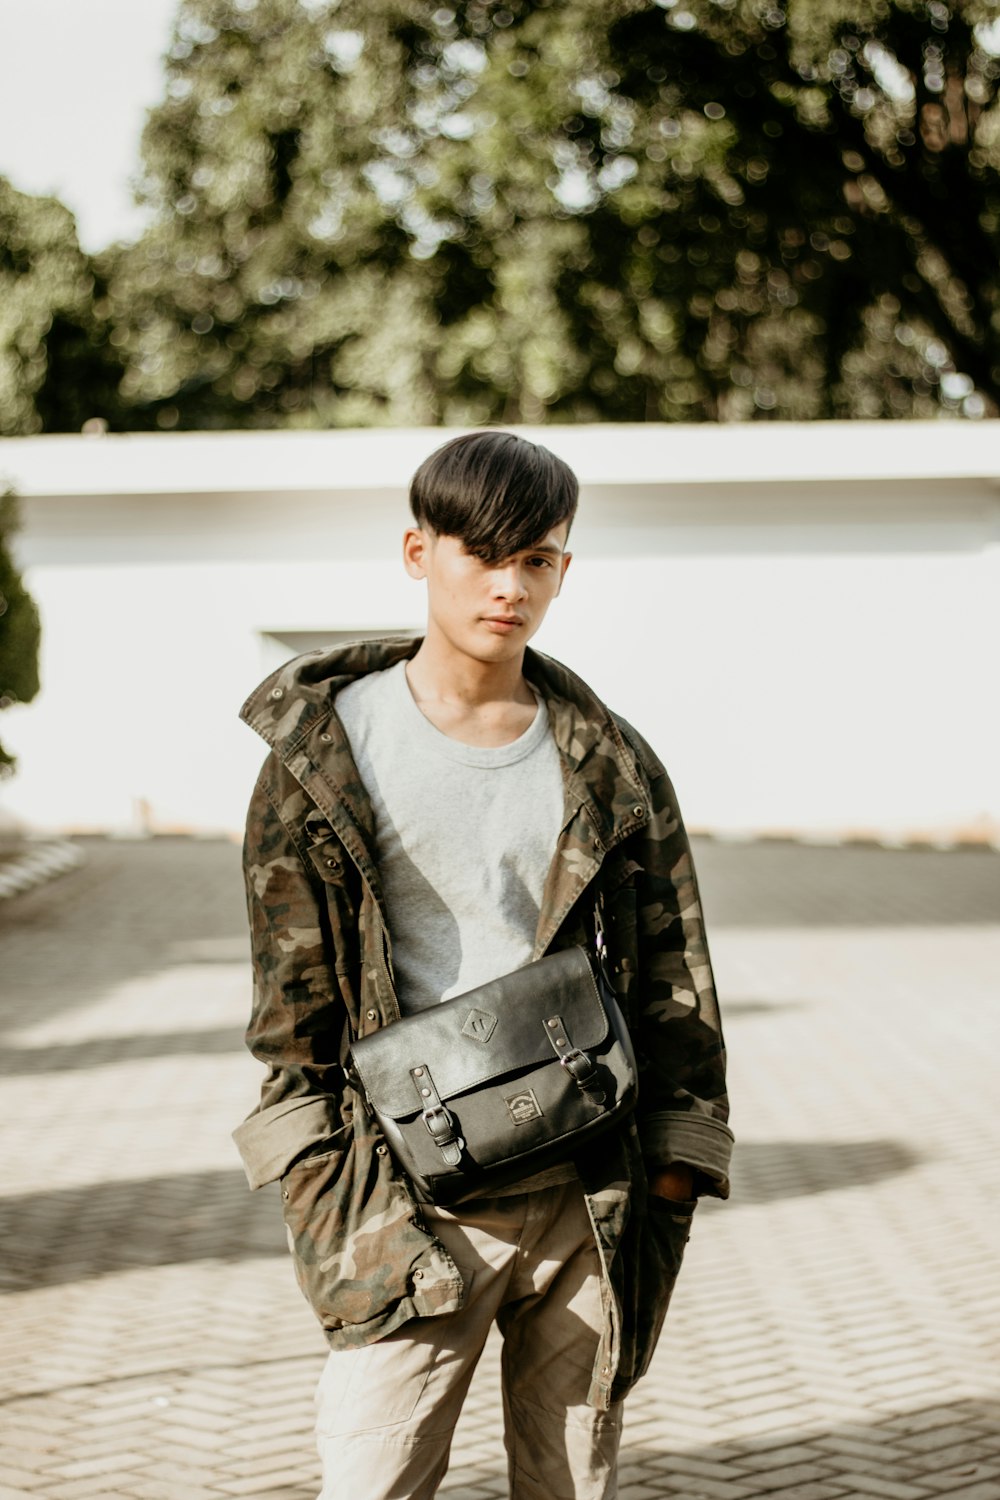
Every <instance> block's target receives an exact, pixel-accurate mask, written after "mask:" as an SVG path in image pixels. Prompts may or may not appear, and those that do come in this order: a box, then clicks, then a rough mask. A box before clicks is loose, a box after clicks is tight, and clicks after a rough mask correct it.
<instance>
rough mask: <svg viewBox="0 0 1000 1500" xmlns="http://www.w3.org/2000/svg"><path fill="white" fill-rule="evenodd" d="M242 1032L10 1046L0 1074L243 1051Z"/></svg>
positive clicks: (2, 1054) (0, 1054) (2, 1055)
mask: <svg viewBox="0 0 1000 1500" xmlns="http://www.w3.org/2000/svg"><path fill="white" fill-rule="evenodd" d="M242 1041H243V1037H242V1031H241V1029H240V1028H238V1027H235V1026H224V1027H218V1028H217V1029H216V1030H214V1031H169V1032H140V1033H138V1034H137V1035H135V1036H107V1037H99V1038H95V1039H94V1040H92V1041H87V1042H68V1043H66V1044H65V1045H61V1046H55V1047H8V1048H6V1049H4V1050H2V1051H0V1077H7V1078H19V1077H23V1076H26V1075H28V1076H30V1075H33V1074H37V1073H77V1072H84V1071H86V1070H87V1069H89V1068H103V1067H105V1066H106V1065H107V1064H109V1063H120V1062H138V1061H140V1060H141V1059H143V1058H150V1057H183V1056H185V1055H186V1056H190V1057H206V1056H212V1057H221V1056H223V1055H228V1056H232V1055H233V1054H234V1053H235V1054H240V1052H241V1051H242Z"/></svg>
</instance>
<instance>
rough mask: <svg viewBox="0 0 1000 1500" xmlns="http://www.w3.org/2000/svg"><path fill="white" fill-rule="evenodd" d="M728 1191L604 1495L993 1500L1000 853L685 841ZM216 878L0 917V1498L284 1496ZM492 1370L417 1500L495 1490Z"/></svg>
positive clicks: (310, 1341) (143, 865)
mask: <svg viewBox="0 0 1000 1500" xmlns="http://www.w3.org/2000/svg"><path fill="white" fill-rule="evenodd" d="M698 853H699V867H700V869H701V872H702V880H703V884H704V887H705V899H706V908H707V912H708V916H709V920H710V931H711V935H712V939H713V950H714V956H715V960H716V968H717V971H718V975H719V980H720V987H721V990H722V993H723V997H724V1001H725V1003H726V1010H727V1021H728V1026H727V1031H728V1040H729V1045H730V1051H731V1056H732V1076H733V1096H734V1101H735V1114H734V1123H735V1124H736V1126H737V1130H738V1134H739V1147H738V1151H737V1156H736V1167H735V1184H736V1185H735V1188H734V1195H733V1198H732V1200H731V1201H730V1203H729V1204H727V1205H717V1204H715V1203H711V1202H709V1203H706V1204H704V1205H703V1206H702V1207H701V1208H699V1210H698V1217H697V1221H696V1224H695V1232H694V1236H693V1238H692V1242H691V1246H690V1250H689V1258H688V1264H687V1266H686V1267H685V1270H684V1274H683V1276H682V1280H681V1282H680V1285H679V1289H678V1292H677V1295H676V1297H675V1301H674V1305H673V1308H672V1310H671V1314H670V1318H669V1319H668V1327H667V1333H666V1335H665V1337H664V1339H663V1341H662V1343H661V1346H660V1349H659V1351H658V1353H657V1357H656V1360H655V1362H654V1366H653V1369H652V1371H651V1373H650V1375H649V1376H648V1377H647V1379H646V1380H645V1381H644V1382H643V1383H642V1384H641V1385H640V1386H639V1387H638V1389H637V1391H636V1392H635V1394H634V1396H633V1397H632V1399H631V1401H630V1403H629V1407H628V1416H627V1419H626V1444H625V1450H624V1458H623V1464H622V1481H623V1482H622V1487H621V1494H622V1497H623V1500H664V1497H672V1496H683V1497H685V1500H698V1497H705V1500H753V1497H757V1496H770V1495H778V1496H780V1497H782V1500H837V1497H844V1496H850V1497H860V1500H868V1497H885V1500H923V1497H930V1500H934V1497H939V1496H940V1497H942V1500H1000V1422H998V1416H1000V1215H998V1208H997V1205H998V1202H1000V1191H998V1189H1000V1181H998V1178H1000V1150H998V1147H1000V1120H998V1116H997V1111H996V1109H995V1106H994V1103H993V1101H994V1098H995V1095H996V1089H995V1085H994V1071H995V1058H996V1057H997V1047H996V1041H997V1019H996V1017H997V1005H996V991H995V975H996V974H997V970H998V959H1000V857H998V856H997V855H996V854H991V853H990V852H988V851H962V852H958V853H954V854H938V853H933V852H929V851H898V852H887V851H879V850H875V849H829V850H826V849H801V848H795V847H793V846H778V845H775V846H769V845H746V846H744V845H737V846H732V847H729V846H725V845H719V844H711V843H706V844H701V845H699V851H698ZM237 867H238V851H237V850H236V848H235V846H233V845H228V844H225V843H207V842H206V843H200V842H195V841H190V842H187V841H182V840H178V841H170V840H162V841H161V840H156V841H154V842H152V843H146V844H143V843H140V844H116V843H102V842H100V841H95V842H89V843H88V846H87V862H86V865H85V866H84V868H82V869H79V870H76V871H74V872H72V873H70V874H68V875H65V876H63V877H62V878H60V879H59V880H58V881H55V882H54V883H53V884H52V885H50V886H46V887H44V888H42V889H39V890H34V891H30V892H27V893H25V894H24V895H21V896H18V897H16V898H14V899H11V900H8V901H6V902H4V903H3V905H2V908H0V976H2V986H0V988H2V998H0V1035H2V1042H3V1049H4V1050H3V1054H2V1058H0V1066H2V1071H3V1073H4V1075H5V1076H4V1080H3V1088H4V1100H5V1108H4V1110H3V1113H2V1116H0V1164H2V1165H0V1229H2V1244H3V1247H4V1248H3V1253H2V1264H0V1295H2V1306H3V1330H4V1338H3V1345H2V1351H3V1352H2V1355H0V1500H7V1497H12V1496H18V1497H25V1496H34V1497H38V1500H76V1497H80V1500H89V1497H92V1496H93V1497H100V1496H105V1497H119V1500H121V1497H125V1500H209V1497H212V1500H220V1497H224V1496H230V1497H232V1496H240V1495H250V1496H257V1497H265V1500H266V1497H270V1500H279V1497H280V1500H311V1497H313V1496H314V1495H315V1493H316V1465H315V1462H314V1458H313V1453H312V1445H311V1437H310V1432H309V1424H310V1415H311V1411H310V1397H311V1388H312V1385H313V1383H314V1380H315V1377H316V1375H317V1373H318V1370H319V1367H320V1364H321V1362H322V1358H323V1347H324V1346H323V1342H322V1338H321V1336H320V1334H319V1331H318V1329H317V1328H316V1327H315V1325H314V1324H313V1322H312V1317H311V1314H310V1313H309V1311H308V1309H307V1307H306V1305H305V1303H304V1302H303V1301H302V1299H301V1297H300V1296H299V1293H298V1291H297V1289H296V1287H295V1284H294V1280H293V1276H292V1271H291V1267H290V1265H289V1263H288V1260H287V1257H286V1255H285V1251H284V1244H283V1236H282V1232H281V1228H280V1216H279V1211H278V1205H277V1202H276V1200H275V1195H274V1194H273V1193H272V1192H270V1191H268V1190H266V1191H265V1192H263V1193H261V1194H257V1195H251V1194H250V1193H248V1192H247V1191H246V1189H245V1187H244V1184H243V1178H242V1174H241V1172H240V1170H239V1167H238V1164H237V1162H236V1159H235V1157H234V1153H233V1148H232V1145H231V1142H230V1140H229V1131H230V1129H231V1128H232V1125H233V1124H234V1122H235V1121H237V1120H238V1119H240V1118H241V1117H242V1116H243V1115H244V1114H245V1113H246V1112H247V1110H248V1109H249V1108H250V1107H251V1104H252V1102H253V1096H254V1093H255V1087H256V1068H255V1065H254V1064H253V1063H252V1062H251V1060H250V1059H249V1058H248V1057H247V1055H246V1054H245V1053H244V1052H243V1051H242V1047H241V1041H240V1032H241V1029H242V1025H243V1023H244V1017H245V1010H246V1005H247V994H248V990H247V975H246V967H245V952H246V944H245V938H244V933H243V911H242V896H241V892H240V888H239V882H238V873H237ZM496 1371H497V1349H496V1346H495V1344H491V1345H490V1346H489V1348H488V1349H487V1353H486V1356H485V1357H484V1361H483V1365H482V1367H481V1370H480V1372H479V1374H478V1375H477V1377H476V1381H475V1382H474V1385H473V1389H472V1393H471V1395H470V1398H469V1402H468V1404H467V1408H466V1411H465V1413H464V1415H463V1419H462V1423H461V1426H460V1429H459V1432H458V1434H457V1437H456V1443H455V1449H454V1457H453V1463H452V1469H451V1473H450V1475H449V1478H448V1480H447V1481H446V1484H445V1486H444V1488H443V1489H442V1492H441V1493H442V1495H443V1496H447V1497H448V1500H498V1497H501V1496H503V1495H504V1494H505V1484H504V1480H503V1462H502V1456H501V1443H500V1436H499V1432H498V1428H497V1420H496V1404H497V1403H496V1396H495V1390H496V1380H497V1374H496Z"/></svg>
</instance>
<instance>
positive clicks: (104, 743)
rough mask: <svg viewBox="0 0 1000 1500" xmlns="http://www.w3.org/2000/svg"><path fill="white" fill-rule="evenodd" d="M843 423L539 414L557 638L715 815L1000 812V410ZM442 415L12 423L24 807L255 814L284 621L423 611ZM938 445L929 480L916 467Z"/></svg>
mask: <svg viewBox="0 0 1000 1500" xmlns="http://www.w3.org/2000/svg"><path fill="white" fill-rule="evenodd" d="M833 426H834V424H831V428H825V424H824V425H817V426H813V427H812V428H808V429H788V428H782V427H779V426H778V425H777V424H767V427H769V428H770V429H771V436H770V441H769V445H764V444H762V442H761V430H762V429H761V427H754V428H751V429H733V428H730V429H722V430H720V429H712V428H699V429H693V430H692V429H671V428H665V429H664V428H660V429H652V430H650V429H644V430H639V432H638V434H637V433H636V430H632V429H629V430H625V431H623V430H622V429H616V428H602V429H548V430H546V431H545V432H542V433H540V434H537V436H538V437H539V439H540V440H541V441H543V442H546V443H547V444H549V445H550V446H552V447H553V448H555V449H557V451H559V452H561V453H563V454H564V455H565V456H566V457H567V458H568V459H569V460H570V462H572V463H574V466H575V467H577V469H578V472H580V474H581V477H582V479H583V481H584V489H583V498H582V502H581V510H580V515H579V519H578V522H577V525H576V528H575V530H574V536H573V548H574V553H575V558H574V562H573V565H572V567H571V569H570V572H569V574H568V577H567V581H566V585H565V588H564V591H563V595H562V597H561V598H560V599H559V600H557V601H556V603H555V605H554V606H553V609H552V612H551V613H550V616H549V619H548V620H547V622H546V624H545V625H544V627H543V629H542V631H541V633H540V634H539V636H538V637H537V639H536V644H537V645H538V646H539V647H540V648H541V649H542V650H547V651H549V652H551V653H552V654H553V655H556V656H559V657H561V658H562V659H564V660H566V661H567V662H569V663H570V664H571V665H572V666H574V667H575V668H576V669H577V670H578V671H580V672H581V674H582V675H584V676H585V677H587V678H588V679H589V680H590V681H591V682H592V684H593V685H594V687H595V688H596V689H597V690H598V691H599V692H600V693H602V695H604V696H605V697H606V698H607V699H608V700H609V701H610V702H611V703H612V705H613V706H614V707H616V708H618V709H619V710H621V711H622V712H624V713H625V714H626V716H627V717H628V718H630V719H631V720H632V721H633V723H635V724H636V726H637V727H638V728H640V729H641V730H642V731H643V732H644V733H645V734H646V735H647V737H648V738H649V739H650V740H652V742H653V743H654V744H655V746H656V747H657V749H658V750H659V751H660V753H661V754H662V756H663V758H664V759H665V761H666V762H667V765H668V768H669V769H670V771H671V774H672V776H673V778H674V781H675V783H676V785H677V788H678V791H679V793H680V797H681V803H682V806H683V808H684V811H685V815H686V817H687V820H688V822H689V824H691V825H692V826H694V827H698V828H707V829H715V830H719V831H744V832H750V831H754V830H768V831H788V832H800V833H802V832H806V833H817V832H819V833H824V832H826V833H830V834H844V833H875V834H878V835H880V836H883V837H899V838H905V837H912V836H931V837H941V838H950V837H956V836H958V837H968V836H986V837H992V838H993V839H997V838H1000V785H998V780H1000V771H998V767H1000V725H998V715H997V710H996V706H995V700H996V689H995V685H994V684H995V678H996V668H995V661H994V658H995V654H996V650H995V647H996V641H997V637H998V632H997V626H998V623H1000V618H998V617H1000V489H998V486H997V484H996V482H995V480H994V479H993V477H992V476H991V474H990V472H989V454H988V450H987V449H986V448H985V447H983V434H982V428H981V427H980V428H976V429H972V428H970V426H968V425H966V424H957V423H956V424H946V423H939V424H927V426H929V427H931V428H933V429H934V430H933V431H932V432H931V433H930V434H928V433H927V427H926V426H925V425H924V424H907V425H906V427H905V428H904V427H902V425H895V424H893V425H892V426H890V425H888V424H886V425H885V426H884V427H882V428H876V427H874V426H873V427H869V426H868V424H854V425H853V426H852V427H851V429H850V436H851V438H852V439H854V438H855V436H856V435H857V437H858V439H859V440H860V439H863V440H864V441H863V442H862V443H861V447H862V448H865V444H867V448H865V451H864V452H863V453H862V454H861V457H860V458H859V457H858V451H857V450H858V444H857V442H855V444H854V446H853V447H852V448H851V449H850V450H849V451H850V453H851V458H850V461H849V462H848V461H847V460H846V459H845V458H844V454H845V453H846V452H847V451H848V450H847V448H846V446H845V443H844V435H843V432H842V430H838V431H837V432H834V431H832V430H831V429H832V427H833ZM970 433H971V434H972V442H973V446H974V444H975V442H978V443H979V444H980V448H981V451H980V454H979V456H978V458H976V459H975V461H973V459H971V458H970V437H969V434H970ZM741 434H745V435H746V437H745V441H744V450H743V453H742V456H741V454H740V452H739V451H738V447H739V442H740V440H741ZM904 434H905V435H906V436H907V439H908V441H907V443H906V445H905V447H904V448H901V447H900V444H899V439H900V437H901V436H903V435H904ZM533 435H534V434H533ZM442 436H443V434H441V433H440V432H427V433H421V434H414V433H404V434H397V433H376V434H370V433H369V434H356V433H350V434H336V433H332V434H322V435H316V434H302V435H299V434H248V435H240V436H239V437H234V436H233V435H229V434H226V435H223V436H222V437H220V438H217V439H212V438H209V437H204V436H199V437H198V438H197V439H194V440H192V439H185V438H179V437H176V436H173V435H164V436H163V437H156V438H145V439H142V440H136V439H102V440H98V441H97V442H95V441H94V440H89V442H88V440H86V439H74V438H69V439H61V440H60V439H24V440H20V441H19V442H7V443H3V444H0V473H3V472H6V473H8V474H10V475H11V477H13V478H14V479H15V482H16V483H17V485H18V488H19V490H20V493H21V495H22V516H23V523H24V524H23V530H22V532H21V534H20V536H19V538H18V542H17V550H18V555H19V557H20V558H21V559H22V561H23V563H24V565H25V568H26V576H27V582H28V584H29V586H30V588H31V590H32V592H33V593H34V595H35V597H36V599H37V601H38V603H39V606H40V609H41V612H42V618H43V623H44V630H45V636H44V647H43V658H42V673H43V684H44V686H43V691H42V694H41V695H40V696H39V698H38V699H37V700H36V702H35V703H34V704H31V705H28V706H24V707H21V708H17V709H14V710H11V711H9V712H6V713H4V715H3V719H2V721H0V736H2V738H3V739H4V742H5V743H6V744H7V745H8V746H9V747H10V748H11V749H12V750H13V751H14V752H15V753H17V754H18V755H19V757H20V761H21V766H20V770H19V772H18V775H17V776H16V778H14V780H12V781H10V782H8V783H6V784H5V785H4V786H3V787H2V788H0V804H2V806H3V807H5V808H6V809H7V810H8V812H9V813H12V814H13V815H14V816H16V817H17V818H19V819H21V820H23V821H25V822H26V823H27V824H29V825H31V826H33V827H37V828H43V829H81V828H91V829H94V828H97V829H112V830H128V829H133V830H134V829H138V828H142V827H150V828H153V829H161V830H168V829H196V830H202V831H206V832H208V831H215V830H227V831H233V832H236V831H238V829H239V827H240V824H241V822H242V816H243V809H244V807H245V803H246V799H247V796H248V794H249V790H250V786H251V784H252V780H253V777H254V775H255V774H256V770H257V767H258V766H259V763H260V760H261V758H262V755H263V753H264V747H263V745H262V743H261V742H260V741H258V740H257V739H256V737H255V736H253V735H252V734H251V732H250V731H249V730H248V729H246V727H245V726H243V725H242V724H240V723H239V722H238V720H237V718H236V715H237V712H238V709H239V706H240V704H241V702H242V700H243V698H244V696H245V695H246V693H247V692H248V691H249V690H250V688H251V687H253V686H254V684H255V683H256V682H257V681H258V680H259V678H260V677H261V676H263V675H264V673H265V672H266V671H268V670H269V669H270V667H271V666H272V665H273V664H274V655H275V652H276V651H277V650H279V649H280V648H278V647H276V646H275V644H274V642H273V640H272V639H271V638H270V633H277V634H279V635H280V634H283V633H288V632H294V631H322V630H336V631H343V630H354V629H359V630H360V629H372V628H380V627H388V628H390V629H404V628H407V627H408V626H411V625H419V622H420V620H421V619H422V615H423V599H422V585H420V584H414V583H413V582H411V581H410V580H409V579H408V578H407V577H406V575H405V574H404V573H403V570H402V567H401V565H400V563H399V561H398V554H399V539H400V536H401V533H402V530H403V528H404V526H405V525H406V524H407V511H406V506H405V483H406V480H407V478H408V476H409V473H410V472H411V471H412V468H413V466H414V463H415V462H416V461H418V460H419V458H420V457H421V456H423V454H425V453H426V452H428V451H430V449H431V448H433V447H434V446H435V445H436V443H437V442H438V441H440V440H441V438H442ZM989 436H990V437H992V434H989ZM318 438H319V439H321V444H322V445H324V446H317V439H318ZM960 439H961V441H959V440H960ZM303 440H304V441H303ZM723 440H724V441H723ZM140 441H141V443H142V444H143V445H145V446H144V447H143V448H142V453H143V454H145V455H146V457H145V459H144V462H143V464H141V465H139V466H138V468H137V466H136V464H135V462H133V460H134V458H135V455H136V454H137V453H138V452H139V448H138V446H137V445H138V444H139V442H140ZM928 442H929V444H930V446H926V443H928ZM60 443H61V444H62V445H63V446H62V447H61V448H60V447H59V446H55V447H54V446H53V445H58V444H60ZM276 443H277V446H276ZM824 443H825V444H826V447H825V448H824ZM921 443H925V453H927V454H933V455H935V459H936V465H937V469H938V472H936V473H935V474H934V477H927V478H919V477H909V478H907V479H906V480H905V481H902V480H900V479H897V478H894V477H892V474H893V465H892V463H891V462H890V460H892V459H893V458H895V459H896V460H897V463H896V469H900V468H910V469H911V470H912V468H913V467H914V450H915V448H919V447H920V444H921ZM643 444H646V447H645V448H643ZM887 444H891V447H890V448H889V451H888V452H887V451H886V445H887ZM40 445H41V446H40ZM45 445H48V446H47V447H46V446H45ZM67 445H69V446H67ZM128 445H131V447H129V446H128ZM185 445H187V446H186V447H185ZM651 445H652V446H651ZM220 451H221V452H222V454H223V456H224V457H225V460H226V461H225V463H224V464H220V462H219V461H218V459H217V457H214V456H213V459H212V462H211V463H210V464H206V462H205V461H204V459H205V455H206V454H208V453H211V454H213V455H217V454H218V453H219V452H220ZM949 451H950V453H951V455H952V458H951V459H949ZM185 452H186V453H187V454H188V455H189V457H188V459H185ZM720 452H721V453H722V458H721V459H720ZM102 453H103V454H104V455H105V456H104V457H103V458H102V456H101V455H102ZM275 453H278V454H279V456H280V455H282V454H283V458H282V461H281V463H280V464H279V463H276V462H275V461H274V455H275ZM322 453H325V454H326V459H325V461H324V463H323V464H318V463H317V456H318V455H322ZM678 453H682V454H683V463H678V462H677V461H676V460H677V455H678ZM298 454H302V455H303V456H304V457H303V461H302V463H301V465H300V464H298V463H297V462H296V455H298ZM366 454H367V456H368V457H370V458H371V463H370V464H369V463H367V462H366ZM790 454H791V455H793V456H794V459H795V464H796V467H795V469H794V471H793V470H792V469H791V468H790V465H791V462H792V460H791V458H790V457H789V455H790ZM33 455H34V457H33ZM150 455H152V459H153V460H157V459H158V456H159V455H162V456H163V462H162V463H160V462H158V461H150ZM191 455H193V457H192V456H191ZM345 455H346V458H345ZM776 455H777V456H779V457H780V458H781V459H782V462H783V463H784V464H785V466H786V467H785V471H784V472H782V473H779V474H778V475H777V476H776V475H775V473H774V470H775V467H776ZM265 460H266V461H265ZM126 461H128V462H126ZM102 464H103V475H104V479H103V492H102V488H101V486H102V468H101V466H102ZM616 466H617V471H618V472H620V473H621V474H622V475H623V476H624V477H623V478H621V479H620V480H619V481H617V482H608V481H609V477H610V476H613V475H614V473H615V472H616ZM838 466H839V472H838ZM924 467H925V469H926V459H925V462H924ZM949 468H950V469H951V472H948V470H949ZM393 473H396V474H397V475H398V478H397V480H396V483H395V485H391V484H390V483H389V479H390V478H391V476H392V474H393ZM330 474H335V475H337V476H338V478H337V480H336V482H335V483H331V482H330V480H329V477H328V476H329V475H330ZM74 475H75V476H78V477H79V476H81V475H82V480H81V481H80V483H79V484H78V489H82V490H84V491H85V493H83V494H81V493H74V492H73V484H74V478H73V476H74ZM279 475H280V476H281V478H280V483H279V482H278V476H279ZM289 476H294V483H292V482H290V479H289ZM208 479H211V481H212V483H213V484H214V485H216V486H217V487H216V488H214V489H213V488H211V487H209V485H208V482H207V481H208ZM140 483H142V484H143V485H145V486H146V490H145V492H141V491H140V490H139V484H140ZM167 485H169V486H170V489H169V490H168V489H167V488H166V486H167ZM237 485H239V486H240V488H238V489H237V488H236V486H237ZM195 486H198V487H197V488H195ZM88 491H89V493H88Z"/></svg>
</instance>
